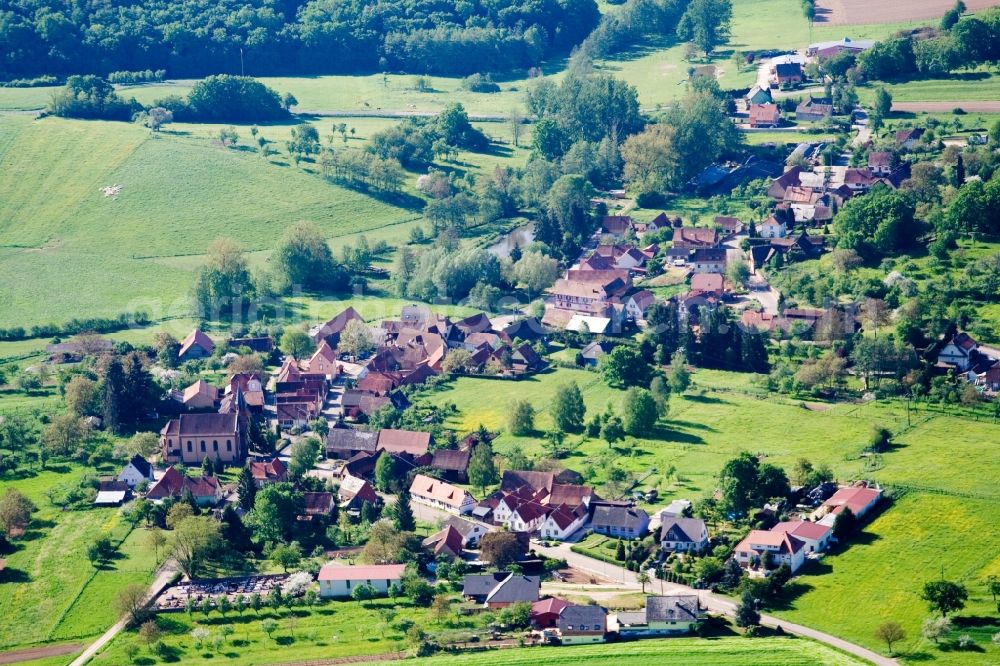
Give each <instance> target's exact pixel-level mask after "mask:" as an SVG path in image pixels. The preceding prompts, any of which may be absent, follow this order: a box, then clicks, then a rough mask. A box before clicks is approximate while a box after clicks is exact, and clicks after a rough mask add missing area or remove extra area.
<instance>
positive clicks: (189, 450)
mask: <svg viewBox="0 0 1000 666" xmlns="http://www.w3.org/2000/svg"><path fill="white" fill-rule="evenodd" d="M188 453H191V440H190V439H189V440H188Z"/></svg>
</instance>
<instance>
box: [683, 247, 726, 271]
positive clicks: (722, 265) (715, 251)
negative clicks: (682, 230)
mask: <svg viewBox="0 0 1000 666" xmlns="http://www.w3.org/2000/svg"><path fill="white" fill-rule="evenodd" d="M690 264H691V266H692V268H693V269H694V272H695V273H725V272H726V248H724V247H718V248H714V247H713V248H698V249H696V250H694V251H693V252H692V253H691V259H690Z"/></svg>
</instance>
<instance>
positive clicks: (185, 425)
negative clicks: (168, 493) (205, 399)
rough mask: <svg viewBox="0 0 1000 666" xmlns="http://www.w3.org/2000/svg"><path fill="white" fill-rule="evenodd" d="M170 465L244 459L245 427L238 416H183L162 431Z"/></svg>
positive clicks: (236, 414)
mask: <svg viewBox="0 0 1000 666" xmlns="http://www.w3.org/2000/svg"><path fill="white" fill-rule="evenodd" d="M160 446H161V448H162V450H163V458H164V460H166V461H167V462H170V463H174V462H182V463H184V464H185V465H200V464H201V463H202V461H203V460H204V459H205V458H217V459H220V460H222V461H223V462H237V461H240V460H242V459H243V456H244V450H243V427H242V420H241V417H240V415H239V414H238V413H230V414H181V415H180V416H178V417H177V418H176V419H171V420H169V421H167V424H166V425H165V426H163V429H162V430H161V431H160Z"/></svg>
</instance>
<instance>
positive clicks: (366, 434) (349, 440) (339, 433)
mask: <svg viewBox="0 0 1000 666" xmlns="http://www.w3.org/2000/svg"><path fill="white" fill-rule="evenodd" d="M376 444H378V432H375V431H369V430H353V429H351V428H333V429H331V430H330V432H329V433H327V435H326V450H327V451H371V452H374V451H375V445H376Z"/></svg>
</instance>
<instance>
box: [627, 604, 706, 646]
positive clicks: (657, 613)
mask: <svg viewBox="0 0 1000 666" xmlns="http://www.w3.org/2000/svg"><path fill="white" fill-rule="evenodd" d="M701 618H702V609H701V603H700V601H699V599H698V595H697V594H675V595H666V596H653V597H646V607H645V608H644V609H643V610H641V611H638V612H622V613H618V633H619V635H621V636H622V637H637V636H677V635H683V634H689V633H691V632H693V631H694V630H695V627H696V626H697V625H698V622H699V621H700V620H701Z"/></svg>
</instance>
